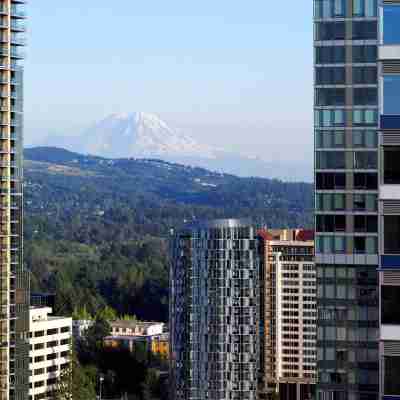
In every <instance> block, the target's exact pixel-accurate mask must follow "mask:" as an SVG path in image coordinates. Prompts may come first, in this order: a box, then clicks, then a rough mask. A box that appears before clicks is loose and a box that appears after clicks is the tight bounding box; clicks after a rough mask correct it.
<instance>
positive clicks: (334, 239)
mask: <svg viewBox="0 0 400 400" xmlns="http://www.w3.org/2000/svg"><path fill="white" fill-rule="evenodd" d="M350 240H351V242H350ZM347 242H350V243H352V244H353V249H352V252H353V253H356V254H377V253H378V239H377V238H376V237H374V236H354V237H348V236H322V235H318V236H317V238H316V242H315V251H316V253H319V254H345V253H346V244H347Z"/></svg>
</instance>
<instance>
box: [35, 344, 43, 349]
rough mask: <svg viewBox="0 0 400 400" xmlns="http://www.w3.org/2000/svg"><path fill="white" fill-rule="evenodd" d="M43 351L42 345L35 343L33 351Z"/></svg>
mask: <svg viewBox="0 0 400 400" xmlns="http://www.w3.org/2000/svg"><path fill="white" fill-rule="evenodd" d="M40 349H44V343H36V344H35V350H40Z"/></svg>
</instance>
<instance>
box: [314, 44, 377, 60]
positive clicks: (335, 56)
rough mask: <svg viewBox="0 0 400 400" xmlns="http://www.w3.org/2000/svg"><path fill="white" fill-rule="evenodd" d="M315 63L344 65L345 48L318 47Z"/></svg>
mask: <svg viewBox="0 0 400 400" xmlns="http://www.w3.org/2000/svg"><path fill="white" fill-rule="evenodd" d="M375 59H376V57H375ZM375 61H376V60H375ZM315 62H316V64H344V63H345V62H346V51H345V47H344V46H317V47H316V48H315Z"/></svg>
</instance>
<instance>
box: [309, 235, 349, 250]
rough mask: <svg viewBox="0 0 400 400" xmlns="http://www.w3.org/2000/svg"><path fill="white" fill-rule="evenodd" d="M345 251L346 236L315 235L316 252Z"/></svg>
mask: <svg viewBox="0 0 400 400" xmlns="http://www.w3.org/2000/svg"><path fill="white" fill-rule="evenodd" d="M345 251H346V237H344V236H317V238H316V252H317V253H320V254H343V253H344V252H345Z"/></svg>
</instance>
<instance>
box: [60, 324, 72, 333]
mask: <svg viewBox="0 0 400 400" xmlns="http://www.w3.org/2000/svg"><path fill="white" fill-rule="evenodd" d="M69 331H70V327H69V326H63V327H62V328H61V333H65V332H69Z"/></svg>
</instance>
